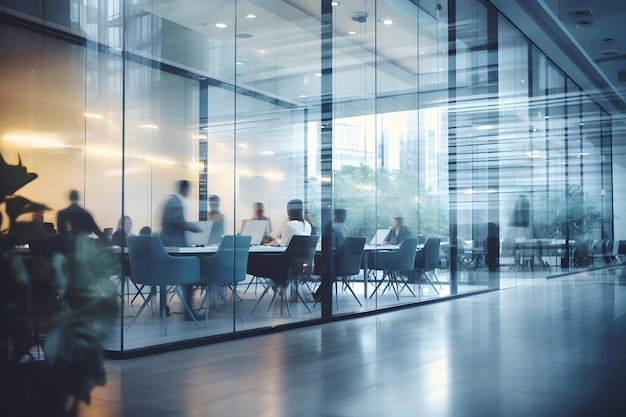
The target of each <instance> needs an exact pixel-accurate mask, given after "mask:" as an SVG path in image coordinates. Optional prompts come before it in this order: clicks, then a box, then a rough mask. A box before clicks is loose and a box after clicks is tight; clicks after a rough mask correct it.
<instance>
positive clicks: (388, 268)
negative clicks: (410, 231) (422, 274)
mask: <svg viewBox="0 0 626 417" xmlns="http://www.w3.org/2000/svg"><path fill="white" fill-rule="evenodd" d="M418 242H419V239H418V238H417V237H407V238H406V239H404V241H403V242H402V244H400V247H399V248H398V249H396V250H391V251H378V252H376V256H374V257H372V258H371V260H370V265H369V268H370V269H372V270H377V271H383V276H382V278H381V280H380V281H378V284H377V285H376V288H374V291H372V294H371V295H370V298H372V296H373V295H374V294H376V291H378V289H379V288H380V286H381V285H382V284H383V283H384V282H385V278H387V285H386V286H385V288H383V291H382V293H381V295H382V294H384V293H385V291H386V290H387V289H388V288H389V287H391V289H392V290H393V292H394V293H395V294H396V299H397V300H398V301H400V290H401V289H404V288H407V289H408V290H409V292H410V293H411V294H412V295H413V297H416V295H415V293H414V292H413V290H411V288H410V287H409V286H408V285H406V284H407V281H406V279H405V278H404V276H403V273H404V274H407V275H408V276H410V275H412V274H413V270H414V268H415V252H416V250H417V245H418ZM400 286H402V288H400Z"/></svg>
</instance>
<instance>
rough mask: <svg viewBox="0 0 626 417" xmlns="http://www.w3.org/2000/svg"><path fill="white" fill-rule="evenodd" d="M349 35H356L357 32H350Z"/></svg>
mask: <svg viewBox="0 0 626 417" xmlns="http://www.w3.org/2000/svg"><path fill="white" fill-rule="evenodd" d="M348 35H356V32H355V31H353V30H351V31H350V32H348Z"/></svg>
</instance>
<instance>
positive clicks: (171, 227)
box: [160, 180, 204, 321]
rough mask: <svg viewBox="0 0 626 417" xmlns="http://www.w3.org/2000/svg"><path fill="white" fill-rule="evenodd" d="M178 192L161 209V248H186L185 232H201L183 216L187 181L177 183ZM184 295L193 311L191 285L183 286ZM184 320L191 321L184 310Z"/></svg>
mask: <svg viewBox="0 0 626 417" xmlns="http://www.w3.org/2000/svg"><path fill="white" fill-rule="evenodd" d="M177 184H178V187H177V188H178V192H177V193H174V194H172V195H170V197H169V199H168V200H167V202H166V203H165V207H164V208H163V217H162V226H161V235H160V237H161V242H163V246H178V247H180V246H187V242H186V240H185V232H186V231H189V232H194V233H200V232H202V228H201V227H200V226H199V225H198V224H196V223H193V222H188V221H187V220H186V216H185V207H186V202H185V199H186V198H187V195H189V190H190V188H191V186H190V184H189V181H186V180H181V181H178V183H177ZM184 293H185V294H184V295H185V300H186V302H187V305H189V308H190V309H193V307H192V305H193V284H191V285H185V286H184ZM196 318H198V319H200V318H201V319H203V318H204V316H201V315H200V314H196ZM185 320H186V321H191V320H193V319H192V317H191V316H190V315H189V313H188V312H187V311H186V310H185Z"/></svg>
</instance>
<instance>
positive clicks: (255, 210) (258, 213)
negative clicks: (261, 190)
mask: <svg viewBox="0 0 626 417" xmlns="http://www.w3.org/2000/svg"><path fill="white" fill-rule="evenodd" d="M264 213H265V208H264V207H263V203H261V202H260V201H257V202H256V203H254V204H253V205H252V217H250V219H249V220H267V229H265V234H269V233H272V221H271V220H270V218H269V217H267V216H266V215H265V214H264ZM245 222H246V221H245V220H244V221H242V222H241V228H240V230H243V225H244V223H245Z"/></svg>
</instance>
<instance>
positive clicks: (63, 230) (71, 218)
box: [57, 190, 109, 248]
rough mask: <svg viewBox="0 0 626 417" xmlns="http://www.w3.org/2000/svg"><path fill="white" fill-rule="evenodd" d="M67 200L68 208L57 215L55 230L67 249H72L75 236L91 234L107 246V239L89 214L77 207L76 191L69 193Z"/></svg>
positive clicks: (77, 197) (77, 196)
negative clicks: (68, 199) (68, 202)
mask: <svg viewBox="0 0 626 417" xmlns="http://www.w3.org/2000/svg"><path fill="white" fill-rule="evenodd" d="M69 198H70V206H69V207H67V208H65V209H63V210H61V211H59V212H58V213H57V228H58V230H59V234H60V235H61V236H62V237H63V240H64V241H65V244H66V245H67V246H68V248H73V246H74V240H75V238H76V236H78V235H80V234H85V235H89V234H91V233H93V234H95V235H96V236H98V237H99V238H100V241H101V242H102V243H103V244H105V245H108V243H109V242H108V239H107V238H106V236H105V235H104V233H102V230H100V228H99V227H98V225H96V222H95V221H94V219H93V217H92V216H91V214H89V212H88V211H86V210H85V209H84V208H82V207H80V206H79V205H78V199H79V195H78V191H76V190H72V191H70V194H69Z"/></svg>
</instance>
